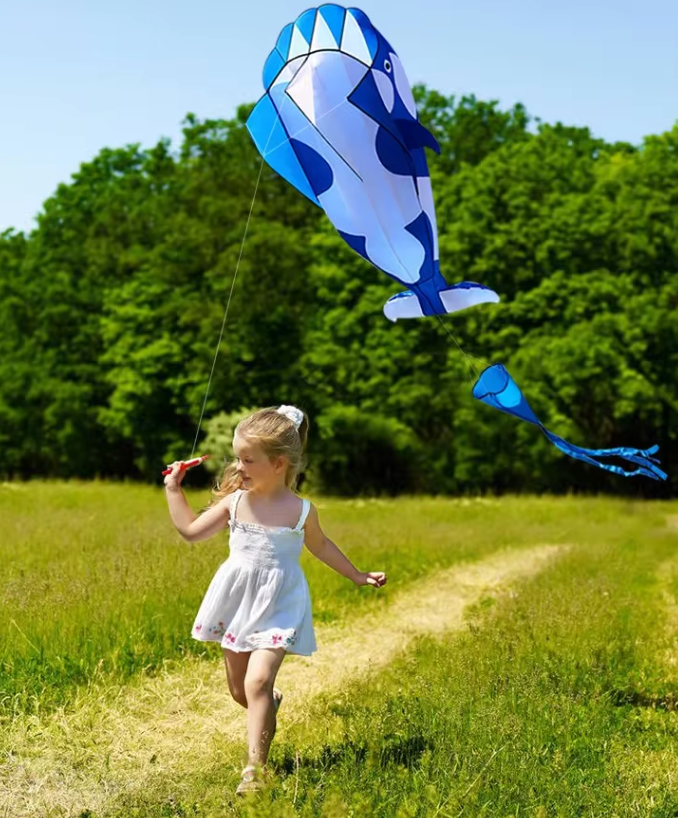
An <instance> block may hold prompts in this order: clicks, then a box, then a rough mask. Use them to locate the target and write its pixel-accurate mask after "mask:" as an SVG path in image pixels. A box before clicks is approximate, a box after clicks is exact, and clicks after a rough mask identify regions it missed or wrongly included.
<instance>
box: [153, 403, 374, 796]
mask: <svg viewBox="0 0 678 818" xmlns="http://www.w3.org/2000/svg"><path fill="white" fill-rule="evenodd" d="M307 433H308V418H307V417H306V415H305V414H304V413H303V412H302V411H301V410H300V409H297V408H296V407H295V406H280V407H279V408H277V409H276V408H269V409H261V410H259V411H258V412H255V413H254V414H252V415H250V416H249V417H247V418H245V419H244V420H242V421H241V422H240V423H239V424H238V426H237V428H236V430H235V434H234V437H233V451H234V452H235V461H234V462H233V463H232V464H230V465H229V466H227V467H226V470H225V471H224V475H223V478H222V480H221V483H220V486H219V488H218V490H217V491H215V492H214V494H215V501H214V502H213V503H212V505H211V506H210V507H209V508H208V509H207V511H205V512H204V513H203V514H201V515H200V516H198V517H197V516H196V515H195V514H194V513H193V512H192V511H191V509H190V507H189V505H188V502H187V501H186V498H185V497H184V494H183V492H182V490H181V481H182V479H183V476H184V473H185V472H184V471H182V470H181V462H175V463H172V464H171V469H172V471H171V473H170V474H168V475H167V477H166V478H165V489H166V494H167V502H168V505H169V511H170V516H171V518H172V522H173V523H174V525H175V526H176V528H177V531H178V532H179V534H181V536H182V537H183V538H184V539H185V540H187V541H188V542H198V541H199V540H205V539H207V538H209V537H212V536H214V535H215V534H217V533H218V532H219V531H221V530H222V529H224V528H226V526H228V527H229V530H230V553H229V557H228V559H227V560H226V562H224V563H223V564H222V565H221V566H220V567H219V569H218V570H217V572H216V574H215V576H214V578H213V580H212V582H211V583H210V586H209V588H208V589H207V593H206V595H205V598H204V599H203V602H202V604H201V606H200V609H199V611H198V615H197V617H196V620H195V623H194V625H193V631H192V634H193V637H194V638H195V639H199V640H201V641H205V642H219V643H220V644H221V647H222V649H223V654H224V664H225V666H226V676H227V679H228V687H229V690H230V691H231V695H232V696H233V698H234V699H235V701H236V702H238V704H241V705H242V706H243V707H245V708H247V732H248V740H249V742H248V746H249V750H248V755H249V758H248V763H247V766H246V767H245V769H244V770H243V771H242V780H241V781H240V784H239V785H238V789H237V792H238V793H239V794H244V793H246V792H252V791H256V790H259V789H261V788H262V787H263V786H264V782H263V777H262V772H263V770H264V765H265V764H266V760H267V758H268V751H269V748H270V745H271V741H272V740H273V736H274V735H275V730H276V714H277V712H278V708H279V707H280V703H281V701H282V693H281V692H280V691H279V690H278V689H277V688H275V687H274V683H275V678H276V675H277V673H278V671H279V670H280V666H281V664H282V661H283V659H284V658H285V655H286V654H287V653H297V654H301V655H303V656H309V655H310V654H311V653H313V652H314V651H315V649H316V643H315V636H314V633H313V620H312V615H311V598H310V594H309V590H308V584H307V582H306V578H305V576H304V574H303V572H302V570H301V566H300V565H299V555H300V553H301V548H302V545H304V544H305V545H306V547H307V548H308V549H309V551H310V552H311V553H312V554H313V555H314V556H316V557H317V558H318V559H319V560H321V561H322V562H324V563H325V564H327V565H329V566H330V568H333V569H334V570H335V571H337V572H338V573H339V574H341V575H342V576H345V577H347V578H348V579H350V580H352V581H353V582H355V583H356V585H372V586H373V587H375V588H381V586H382V585H384V584H385V583H386V574H384V573H383V572H382V571H368V572H361V571H359V570H358V569H357V568H356V567H355V566H354V565H353V564H352V563H351V562H350V560H349V559H348V558H347V557H346V556H344V554H343V553H342V552H341V551H340V550H339V549H338V548H337V546H336V545H335V544H334V543H333V542H332V541H331V540H330V539H328V537H326V536H325V534H324V533H323V530H322V528H321V527H320V522H319V520H318V512H317V511H316V509H315V507H314V506H313V505H312V504H311V503H310V502H309V501H308V500H302V499H301V498H299V497H298V496H297V495H296V494H295V492H294V488H295V485H296V481H297V477H298V475H299V472H300V471H301V469H302V466H303V465H304V449H305V446H306V437H307Z"/></svg>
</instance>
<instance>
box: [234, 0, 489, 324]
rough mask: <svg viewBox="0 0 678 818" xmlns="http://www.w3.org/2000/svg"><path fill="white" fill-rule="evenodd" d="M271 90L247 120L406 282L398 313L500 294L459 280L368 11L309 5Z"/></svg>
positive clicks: (289, 34)
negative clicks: (443, 254) (451, 278)
mask: <svg viewBox="0 0 678 818" xmlns="http://www.w3.org/2000/svg"><path fill="white" fill-rule="evenodd" d="M263 80H264V87H265V89H266V93H265V94H264V96H263V97H262V98H261V99H260V100H259V102H258V103H257V105H256V107H255V108H254V110H253V111H252V114H251V115H250V117H249V119H248V122H247V127H248V129H249V132H250V134H251V135H252V138H253V139H254V142H255V144H256V146H257V148H258V149H259V151H260V153H261V155H262V156H263V157H264V159H265V160H266V161H267V162H268V164H269V165H270V166H271V167H272V168H273V169H274V170H275V171H277V172H278V173H279V174H280V175H281V176H282V177H283V178H285V179H286V180H287V181H288V182H289V183H290V184H292V185H294V187H296V188H297V190H299V191H301V193H303V194H304V195H305V196H307V197H308V198H309V199H310V200H311V201H312V202H315V204H317V205H319V206H320V207H322V209H323V210H324V211H325V213H326V214H327V215H328V217H329V219H330V221H331V222H332V224H333V225H334V226H335V227H336V229H337V230H338V231H339V234H340V235H341V237H342V238H343V239H344V240H345V241H346V242H347V243H348V244H349V245H350V246H351V247H352V248H353V249H354V250H356V251H357V252H358V253H360V255H361V256H363V257H364V258H366V259H367V260H368V261H370V262H371V263H372V264H373V265H374V266H375V267H377V268H378V269H379V270H382V271H383V272H384V273H386V274H387V275H389V276H391V277H392V278H394V279H396V281H399V282H401V283H402V284H405V285H406V286H407V287H408V290H407V291H406V292H400V293H398V294H397V295H395V296H394V297H393V298H390V299H389V300H388V301H387V302H386V304H385V306H384V313H385V314H386V316H387V317H388V318H390V319H391V320H392V321H396V320H397V319H398V318H415V317H420V316H422V315H439V314H445V313H449V312H456V311H457V310H462V309H465V308H466V307H472V306H474V305H476V304H482V303H487V302H497V301H499V296H498V295H497V294H496V293H495V292H494V291H493V290H490V289H488V288H487V287H484V286H483V285H481V284H475V283H472V282H466V281H464V282H461V283H459V284H455V285H453V286H449V285H448V283H447V282H446V281H445V279H444V278H443V276H442V275H441V273H440V267H439V261H438V232H437V226H436V217H435V209H434V206H433V193H432V190H431V179H430V175H429V171H428V165H427V162H426V153H425V150H424V149H425V148H431V149H433V150H435V151H437V152H440V147H439V146H438V143H437V141H436V139H435V137H434V136H433V135H432V134H431V133H430V132H429V131H428V130H427V129H426V128H425V127H424V126H423V125H422V124H421V123H420V122H419V119H418V117H417V108H416V105H415V102H414V97H413V96H412V90H411V88H410V84H409V82H408V81H407V77H406V76H405V71H404V69H403V66H402V64H401V62H400V60H399V59H398V56H397V54H396V53H395V51H394V49H393V48H392V47H391V46H390V45H389V44H388V42H387V41H386V40H385V39H384V37H382V35H381V34H380V33H379V32H378V31H377V30H376V29H375V28H374V26H373V25H372V24H371V23H370V20H369V18H368V17H367V15H366V14H364V12H362V11H360V10H359V9H355V8H350V9H345V8H343V7H341V6H337V5H334V4H327V5H324V6H320V7H319V8H317V9H316V8H314V9H309V10H308V11H305V12H304V13H303V14H301V15H300V16H299V17H298V18H297V20H296V21H295V22H294V23H290V24H289V25H287V26H285V28H284V29H283V30H282V32H281V34H280V36H279V37H278V41H277V43H276V46H275V48H274V49H273V51H271V53H270V55H269V57H268V59H267V61H266V64H265V67H264V74H263Z"/></svg>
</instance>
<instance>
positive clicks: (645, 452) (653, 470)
mask: <svg viewBox="0 0 678 818" xmlns="http://www.w3.org/2000/svg"><path fill="white" fill-rule="evenodd" d="M541 428H542V430H543V432H544V434H545V435H546V437H547V438H548V439H549V440H550V441H551V443H553V445H554V446H556V448H558V449H560V451H561V452H563V453H564V454H566V455H569V457H574V458H575V459H576V460H582V461H583V462H584V463H590V464H591V465H592V466H598V468H599V469H605V470H606V471H611V472H614V474H620V475H622V476H623V477H637V476H640V475H644V476H645V477H651V478H652V479H653V480H666V477H667V474H666V472H665V471H662V470H661V469H660V468H659V465H658V464H659V459H658V458H656V457H652V455H653V454H655V453H656V452H658V451H659V446H651V447H650V448H649V449H634V448H631V447H628V446H619V447H617V448H614V449H583V448H581V447H580V446H575V445H574V444H572V443H568V441H567V440H563V438H562V437H558V435H556V434H554V433H553V432H549V430H548V429H546V428H545V427H544V426H542V427H541ZM599 457H619V458H621V459H622V460H626V461H627V462H629V463H635V464H636V465H637V466H638V468H637V469H634V470H633V471H627V470H626V469H623V468H622V467H621V466H615V465H614V464H612V463H601V462H599V460H598V458H599Z"/></svg>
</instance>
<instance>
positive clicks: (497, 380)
mask: <svg viewBox="0 0 678 818" xmlns="http://www.w3.org/2000/svg"><path fill="white" fill-rule="evenodd" d="M473 397H474V398H477V399H478V400H480V401H482V402H483V403H486V404H487V405H488V406H492V407H493V408H494V409H499V410H500V411H501V412H506V413H507V414H509V415H513V416H514V417H517V418H520V420H526V421H528V423H534V424H535V426H539V428H540V429H541V430H542V432H543V433H544V434H545V435H546V437H547V438H548V439H549V440H550V441H551V443H553V445H554V446H556V447H557V448H558V449H560V451H561V452H563V453H564V454H566V455H569V456H570V457H574V458H576V459H577V460H583V461H584V463H590V464H591V465H592V466H598V468H600V469H606V470H607V471H611V472H614V473H615V474H620V475H622V476H624V477H636V476H638V475H644V476H645V477H651V478H652V479H653V480H666V472H664V471H662V470H661V469H660V468H659V466H658V465H656V464H657V463H659V460H657V458H656V457H652V455H654V454H656V453H657V451H658V450H659V446H652V447H651V448H649V449H633V448H628V447H626V446H623V447H618V448H615V449H582V448H580V447H579V446H574V445H573V444H572V443H568V442H567V440H563V438H562V437H558V435H555V434H553V432H550V431H549V430H548V429H547V428H546V427H545V426H544V425H543V424H542V423H541V421H540V420H539V418H538V417H537V416H536V415H535V414H534V412H533V411H532V407H531V406H530V404H529V403H528V402H527V401H526V400H525V397H524V396H523V393H522V392H521V391H520V388H519V387H518V384H517V383H516V382H515V381H514V380H513V378H512V377H511V376H510V375H509V373H508V372H507V371H506V368H505V367H504V366H503V365H502V364H493V365H492V366H488V367H487V369H485V370H483V371H482V372H481V373H480V377H479V378H478V380H477V381H476V385H475V386H474V387H473ZM599 457H619V458H621V459H622V460H627V461H628V462H629V463H635V464H636V465H637V466H638V468H637V469H634V470H633V471H627V470H626V469H623V468H622V467H621V466H615V465H614V464H611V463H600V462H599V460H598V458H599Z"/></svg>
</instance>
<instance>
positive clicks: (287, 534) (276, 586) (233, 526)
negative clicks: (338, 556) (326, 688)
mask: <svg viewBox="0 0 678 818" xmlns="http://www.w3.org/2000/svg"><path fill="white" fill-rule="evenodd" d="M244 493H245V492H244V491H243V490H242V489H239V490H238V491H236V492H234V494H233V499H232V500H231V508H230V512H231V519H230V521H229V528H230V542H229V545H230V552H229V556H228V559H227V560H226V562H224V563H222V564H221V565H220V566H219V568H218V570H217V572H216V574H215V575H214V578H213V579H212V582H211V583H210V586H209V588H208V589H207V593H206V594H205V598H204V599H203V601H202V604H201V605H200V609H199V610H198V615H197V616H196V618H195V623H194V624H193V630H192V636H193V638H194V639H199V640H200V641H202V642H219V643H220V644H221V646H222V647H223V648H228V649H229V650H232V651H235V652H236V653H243V652H247V651H252V650H258V649H261V648H285V650H286V651H287V652H288V653H298V654H301V655H302V656H310V655H311V653H313V652H314V651H315V650H316V642H315V634H314V632H313V617H312V613H311V594H310V592H309V589H308V583H307V582H306V577H305V576H304V572H303V571H302V569H301V565H300V564H299V556H300V554H301V549H302V546H303V544H304V530H303V526H304V523H305V522H306V517H307V516H308V512H309V510H310V508H311V504H310V503H309V501H308V500H303V501H302V502H303V505H302V510H301V516H300V517H299V522H298V523H297V524H296V526H295V527H294V528H289V527H288V526H275V527H268V526H262V525H259V524H258V523H244V522H240V521H239V520H238V519H237V510H238V503H239V501H240V498H241V497H242V495H243V494H244Z"/></svg>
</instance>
